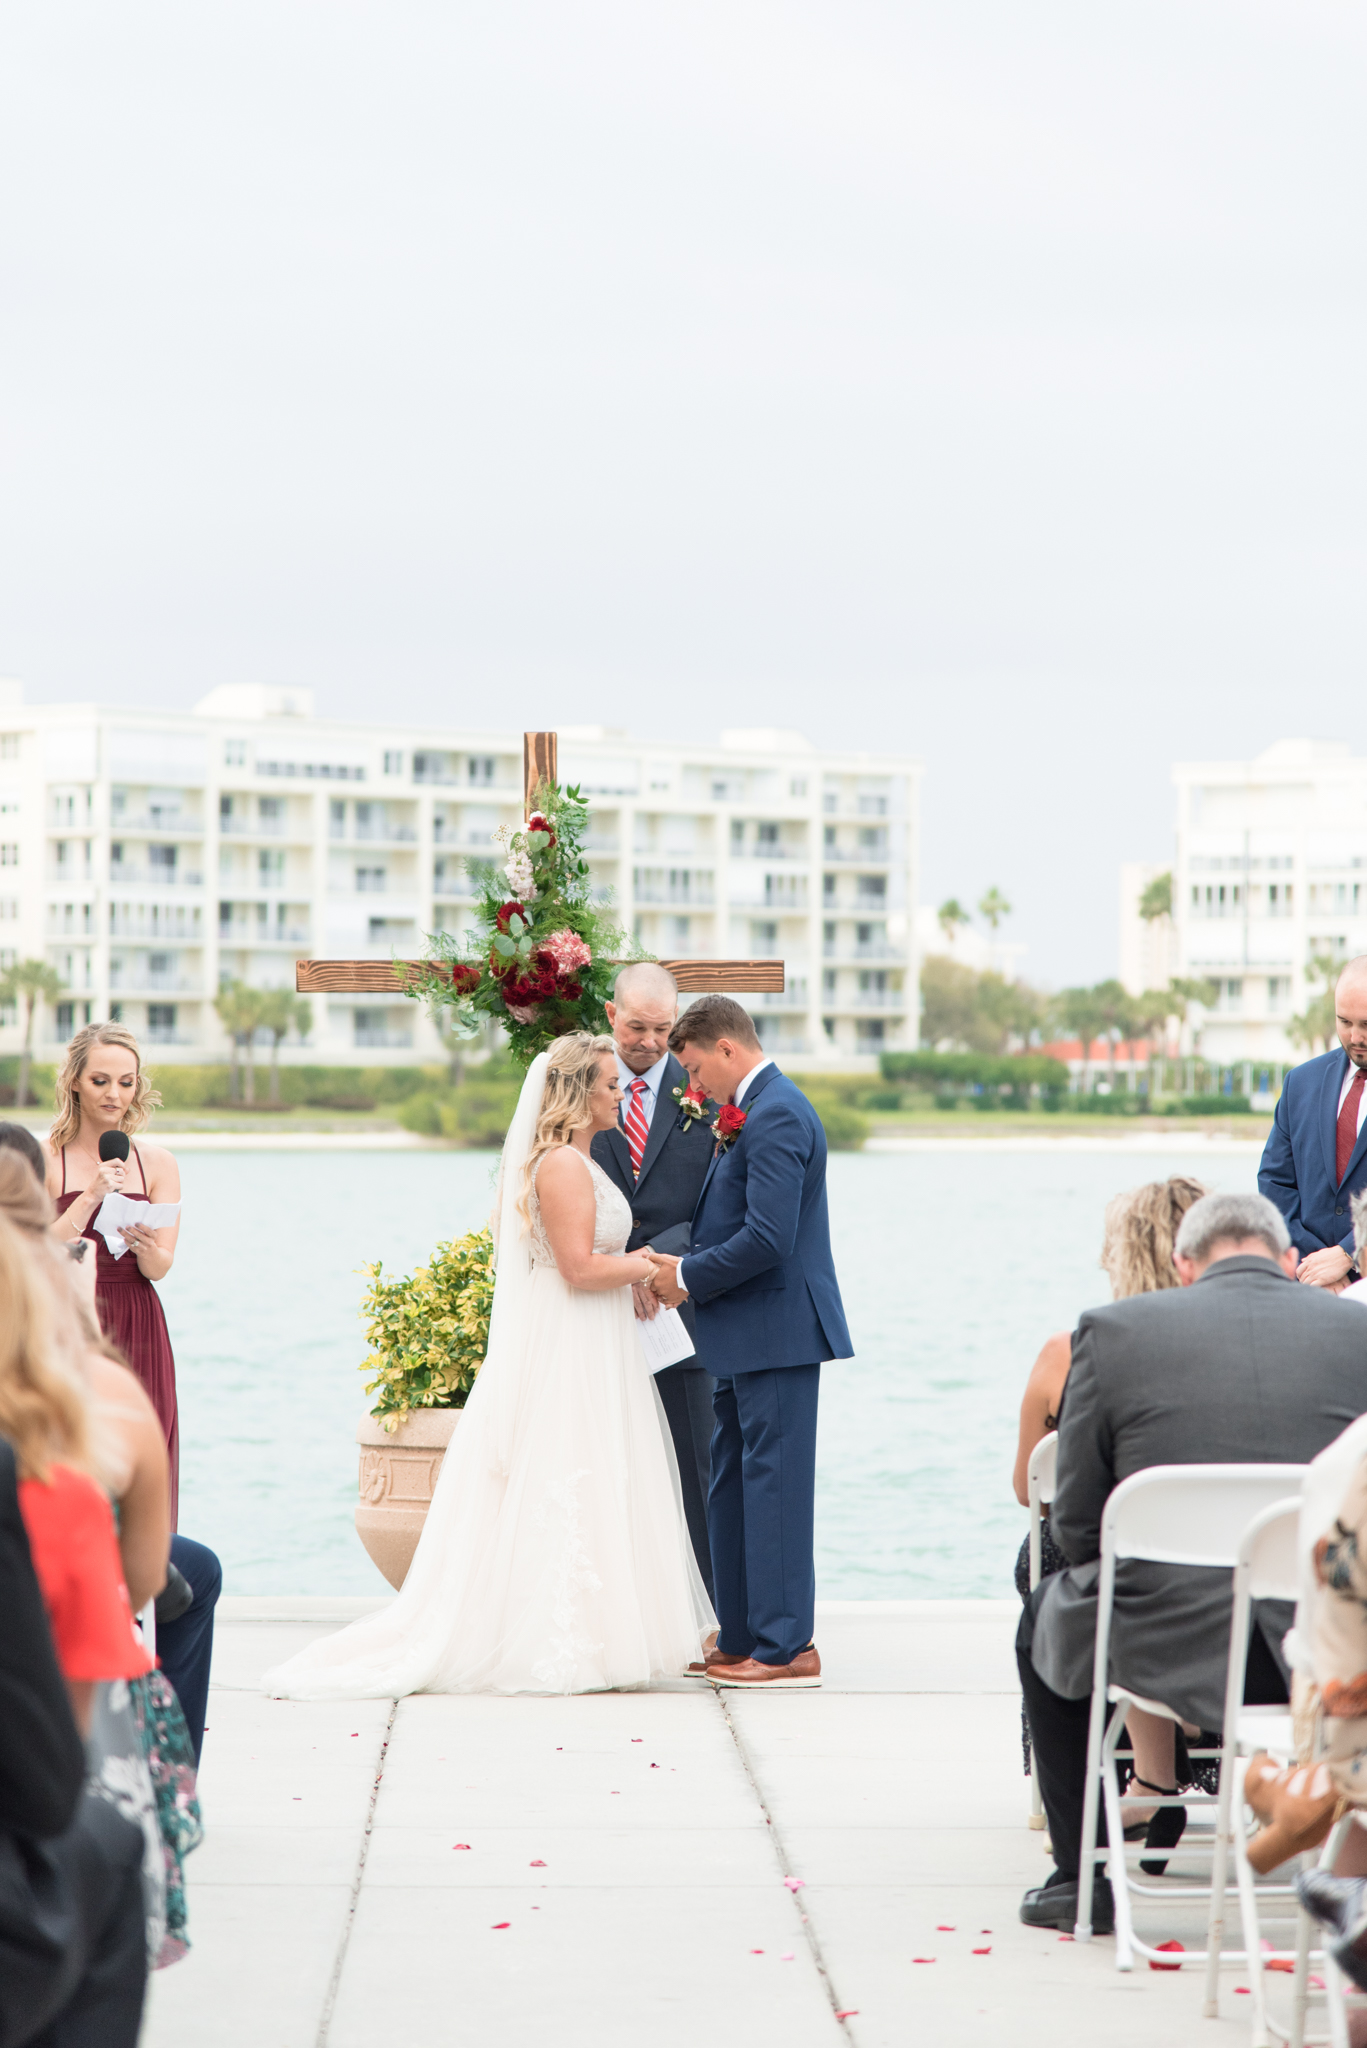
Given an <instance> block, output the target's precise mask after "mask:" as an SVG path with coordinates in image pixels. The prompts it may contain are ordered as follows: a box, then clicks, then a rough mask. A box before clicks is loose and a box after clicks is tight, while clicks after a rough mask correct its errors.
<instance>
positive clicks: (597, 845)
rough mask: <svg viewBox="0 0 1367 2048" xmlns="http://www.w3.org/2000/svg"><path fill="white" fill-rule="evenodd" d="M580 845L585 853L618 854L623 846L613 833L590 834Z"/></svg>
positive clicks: (587, 834)
mask: <svg viewBox="0 0 1367 2048" xmlns="http://www.w3.org/2000/svg"><path fill="white" fill-rule="evenodd" d="M579 843H580V845H581V846H582V847H583V849H584V852H585V853H618V852H620V851H621V845H622V842H621V840H620V839H618V838H617V836H616V834H615V833H612V832H588V833H586V834H585V835H584V837H583V839H582V840H581V841H580V842H579Z"/></svg>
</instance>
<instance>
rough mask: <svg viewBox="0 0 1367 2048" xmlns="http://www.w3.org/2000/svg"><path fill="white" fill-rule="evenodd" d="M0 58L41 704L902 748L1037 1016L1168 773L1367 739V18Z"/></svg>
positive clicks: (6, 387)
mask: <svg viewBox="0 0 1367 2048" xmlns="http://www.w3.org/2000/svg"><path fill="white" fill-rule="evenodd" d="M0 25H2V28H0V265H2V266H3V275H2V276H0V288H2V292H3V313H2V315H0V673H8V674H10V675H18V676H20V677H22V678H23V679H24V681H25V684H26V687H27V689H28V691H29V693H30V695H31V696H32V697H33V698H35V699H38V700H43V701H55V700H60V699H68V698H73V697H83V698H95V699H99V700H102V701H107V702H120V703H129V704H155V705H166V706H182V707H183V706H188V705H190V704H191V703H193V701H194V700H195V699H196V698H197V697H199V696H200V695H201V694H203V692H204V691H205V690H207V689H209V688H211V687H212V686H213V685H214V684H215V683H219V682H224V681H238V680H266V681H275V682H291V683H298V684H306V685H309V686H311V687H312V688H313V689H314V690H315V691H316V693H317V700H318V708H319V709H320V710H321V711H325V712H334V713H337V714H339V715H345V716H361V717H365V716H374V717H383V718H408V717H413V718H444V717H450V718H451V719H453V720H459V721H461V722H469V721H476V722H478V721H480V720H487V721H489V722H491V723H492V722H498V723H502V724H513V725H521V724H523V723H526V724H530V725H553V724H559V723H564V724H569V723H584V722H589V721H593V720H603V721H606V722H609V723H615V724H623V725H626V726H628V727H629V728H631V729H633V730H635V731H637V732H640V733H642V734H646V735H665V734H670V735H688V736H692V735H697V736H700V737H706V736H710V735H714V734H715V733H716V732H717V731H719V730H720V728H721V727H722V726H723V725H736V724H743V725H760V724H780V725H795V726H799V727H801V728H802V729H804V730H805V731H806V732H807V733H808V734H809V735H810V737H811V738H812V739H813V740H815V741H817V742H818V743H822V742H824V743H826V744H834V745H840V746H865V747H871V748H876V747H884V746H886V747H888V748H890V749H894V750H899V751H908V752H912V753H916V754H918V755H920V756H921V757H922V759H923V760H924V762H925V766H926V785H925V813H924V833H923V852H924V862H925V892H924V893H925V895H926V896H927V898H928V899H929V900H932V901H938V900H939V899H940V898H941V897H943V896H944V895H946V894H948V893H950V892H951V891H952V892H955V893H957V894H959V895H961V896H965V897H969V898H971V899H973V900H976V898H977V896H978V895H980V894H981V893H982V891H983V889H984V888H985V887H986V886H987V885H988V884H989V883H996V884H997V885H998V886H999V887H1001V888H1002V889H1003V890H1004V891H1005V892H1006V893H1007V895H1008V896H1009V897H1010V898H1011V899H1012V901H1013V902H1014V903H1015V905H1016V906H1017V908H1016V915H1015V917H1014V918H1013V920H1012V926H1013V933H1012V935H1013V936H1015V937H1017V938H1019V939H1022V940H1025V941H1026V942H1027V943H1028V945H1029V948H1030V951H1029V955H1028V958H1027V961H1026V972H1027V973H1029V974H1032V975H1034V976H1037V977H1038V978H1040V979H1042V980H1046V981H1049V982H1052V983H1055V984H1057V983H1060V982H1064V981H1072V980H1078V979H1083V978H1086V979H1093V978H1095V977H1097V976H1100V975H1103V974H1107V973H1111V972H1113V971H1114V968H1115V946H1116V894H1117V876H1116V870H1117V866H1118V863H1119V862H1120V861H1121V860H1122V859H1126V858H1133V859H1164V858H1166V856H1167V854H1168V852H1169V849H1170V845H1171V821H1172V797H1171V791H1170V787H1169V781H1168V769H1169V765H1170V763H1171V761H1172V760H1173V759H1174V758H1176V757H1179V756H1180V757H1186V758H1191V757H1202V758H1203V757H1219V756H1227V755H1230V754H1244V753H1248V752H1252V751H1256V750H1257V749H1258V748H1259V747H1260V746H1262V745H1264V744H1266V743H1267V742H1268V741H1269V740H1271V739H1273V738H1275V737H1277V736H1279V735H1281V734H1285V733H1310V734H1313V735H1315V736H1319V737H1325V736H1331V735H1335V734H1337V735H1340V736H1343V737H1347V738H1350V739H1354V738H1355V729H1356V727H1357V725H1358V723H1359V722H1360V720H1361V718H1362V712H1363V707H1364V698H1362V697H1359V696H1358V694H1357V692H1358V690H1359V689H1361V687H1362V678H1363V645H1364V624H1365V623H1367V617H1365V613H1367V579H1364V573H1363V571H1364V527H1365V526H1367V506H1365V505H1364V476H1365V475H1367V461H1364V456H1367V448H1365V447H1364V441H1365V440H1367V436H1365V435H1364V413H1365V411H1367V407H1365V406H1364V396H1363V390H1364V379H1365V378H1367V318H1365V317H1364V314H1365V312H1367V287H1365V283H1364V227H1363V217H1364V193H1365V192H1367V120H1364V114H1363V108H1364V87H1365V86H1367V63H1365V62H1364V59H1367V17H1364V11H1363V9H1362V8H1361V6H1360V5H1358V4H1356V0H1354V4H1352V5H1350V4H1346V0H1345V4H1323V0H1282V4H1276V5H1268V4H1263V5H1260V4H1257V0H1238V4H1219V0H1156V4H1148V5H1134V4H1127V0H1105V4H1101V5H1098V4H1097V0H1034V4H1024V0H1014V4H1013V0H934V4H918V0H888V4H882V0H829V4H824V5H813V4H806V0H784V4H782V5H778V4H771V5H766V4H753V0H689V4H688V5H686V6H680V5H670V4H653V0H631V4H626V0H622V4H614V0H598V4H593V0H589V4H579V0H481V4H478V5H474V4H468V0H437V4H413V0H375V4H368V5H360V4H345V0H327V4H321V0H317V4H310V5H300V4H296V0H268V4H267V0H232V4H231V5H223V4H214V0H194V4H193V5H190V6H187V5H186V4H184V0H174V4H165V5H148V4H144V0H124V4H122V5H120V6H118V7H111V6H109V5H108V4H107V0H99V4H95V0H89V4H75V5H72V4H63V0H44V4H42V5H41V6H33V5H15V4H12V0H8V4H4V5H3V6H0ZM1355 750H1360V748H1359V747H1358V746H1357V745H1356V744H1355Z"/></svg>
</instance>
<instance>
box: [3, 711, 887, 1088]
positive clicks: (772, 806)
mask: <svg viewBox="0 0 1367 2048" xmlns="http://www.w3.org/2000/svg"><path fill="white" fill-rule="evenodd" d="M0 693H3V694H0V868H2V869H3V873H0V964H8V963H10V962H12V961H13V960H15V959H23V958H31V957H35V956H36V957H40V958H45V959H47V960H48V961H49V962H50V963H51V964H52V965H53V966H54V967H55V968H56V969H57V971H58V973H59V974H60V975H61V977H62V981H63V983H64V991H63V994H62V996H61V998H60V1000H58V1002H57V1003H56V1004H55V1005H54V1006H53V1007H52V1008H51V1009H50V1010H48V1011H46V1012H45V1013H44V1018H43V1024H42V1028H41V1037H40V1044H41V1047H42V1048H46V1049H47V1056H48V1057H51V1048H52V1047H53V1046H54V1045H57V1044H60V1043H62V1042H63V1041H65V1039H66V1038H67V1037H69V1035H70V1033H71V1031H72V1030H73V1029H74V1028H75V1027H76V1026H77V1025H79V1024H82V1023H85V1022H88V1021H90V1020H91V1019H98V1018H103V1017H109V1016H116V1017H119V1018H121V1019H122V1021H123V1022H124V1023H126V1024H128V1025H129V1026H130V1028H131V1029H133V1030H134V1031H136V1032H137V1033H138V1034H139V1036H140V1037H141V1038H144V1039H145V1040H146V1041H147V1042H149V1043H150V1044H153V1045H155V1046H156V1047H157V1048H158V1054H157V1057H158V1058H159V1059H160V1060H163V1061H165V1060H167V1059H171V1060H182V1061H187V1062H194V1061H205V1060H211V1059H220V1058H222V1057H224V1055H225V1053H226V1049H227V1040H226V1037H225V1034H224V1032H223V1029H222V1026H221V1025H220V1023H219V1020H218V1017H217V1015H216V1013H215V1011H214V1008H213V998H214V996H215V994H216V993H217V991H218V989H219V988H220V986H221V985H222V983H223V982H225V981H228V980H234V979H237V980H243V981H247V982H250V983H252V984H253V985H255V986H259V987H273V986H290V987H292V986H293V982H294V962H295V960H296V959H300V958H305V957H314V958H319V959H327V958H366V957H368V958H371V959H388V958H390V957H391V956H394V955H397V956H399V957H400V958H404V957H413V956H416V955H417V954H419V953H420V952H421V951H422V950H423V940H424V937H425V935H426V934H427V933H428V932H433V931H443V930H445V931H451V932H462V931H464V929H465V925H466V920H467V918H468V916H469V913H470V910H471V907H472V903H473V893H474V892H473V889H472V885H471V882H470V878H469V873H468V868H467V862H468V860H469V859H470V858H472V857H473V858H476V859H481V858H482V859H489V858H492V857H494V856H495V855H496V854H497V852H498V849H497V847H496V846H495V844H494V842H493V836H492V835H493V834H494V832H495V831H496V830H497V828H498V827H499V826H500V825H509V826H516V825H518V824H519V823H520V822H521V819H522V735H521V733H520V732H518V731H513V730H512V729H511V728H510V729H507V730H500V731H494V732H490V731H477V730H475V729H473V728H469V729H467V728H461V729H441V728H426V727H424V728H418V727H412V726H408V727H404V726H385V725H380V724H374V725H359V724H348V723H346V722H343V721H341V720H336V719H322V718H317V717H315V716H314V713H313V700H312V696H311V693H310V692H308V691H305V690H290V689H270V688H265V687H260V686H256V685H244V686H228V687H223V688H220V689H216V690H213V691H211V692H210V694H209V695H208V696H207V697H205V698H204V699H203V700H202V701H201V702H200V703H199V704H198V705H197V706H196V708H195V710H194V711H193V712H187V713H171V712H148V711H145V712H139V711H131V710H129V711H125V710H106V709H103V708H100V707H96V706H93V705H82V704H66V705H52V706H25V705H24V703H23V699H22V693H21V691H20V689H19V686H18V685H17V684H6V685H0ZM919 775H920V769H919V765H918V764H917V763H916V762H914V761H910V760H907V759H891V758H889V757H887V756H884V755H878V754H854V753H832V752H830V751H828V750H827V749H825V748H822V749H820V750H818V749H817V748H815V747H813V746H812V745H811V743H810V742H809V741H807V740H805V739H803V738H802V737H801V735H799V734H797V733H790V732H769V731H761V732H730V733H724V734H723V735H722V739H721V742H720V744H719V745H717V746H715V747H708V746H678V745H655V744H647V743H645V742H643V741H639V740H633V739H632V738H630V737H629V736H628V735H627V734H625V733H622V732H617V731H610V730H607V729H603V728H585V727H580V728H571V729H568V730H563V729H562V731H561V734H560V776H561V780H562V782H565V783H579V784H580V785H581V786H582V788H583V790H584V793H585V795H586V797H587V798H588V800H589V802H590V805H591V809H592V818H591V824H590V831H589V837H588V847H587V850H588V853H589V857H590V860H591V863H592V868H593V874H594V878H595V880H596V881H597V882H598V883H599V884H600V885H601V886H603V887H605V888H611V890H612V891H613V895H614V899H615V904H616V907H617V909H618V912H619V915H620V918H621V921H622V923H623V925H624V927H625V928H626V929H628V930H630V931H634V932H635V933H636V934H637V935H638V936H639V938H640V940H641V942H642V944H643V945H644V946H645V947H646V948H647V949H648V950H649V951H650V952H652V953H655V954H657V955H660V956H662V957H679V956H686V955H694V956H702V957H706V956H715V955H726V956H746V957H749V956H755V955H766V956H769V957H774V956H781V957H782V958H783V959H784V961H785V962H786V965H787V988H786V990H785V992H784V993H783V994H782V995H781V996H779V995H774V996H767V997H766V996H755V997H751V998H748V999H747V1000H748V1001H749V1004H750V1006H751V1007H752V1008H753V1010H754V1012H755V1015H756V1019H757V1022H758V1024H759V1027H760V1032H761V1036H762V1038H763V1040H764V1044H765V1046H766V1048H768V1049H770V1050H771V1051H773V1052H774V1053H776V1054H778V1055H780V1056H786V1055H793V1056H795V1057H798V1056H800V1057H802V1058H811V1059H814V1060H817V1061H820V1060H839V1061H840V1062H842V1063H849V1062H851V1061H853V1060H855V1059H856V1058H857V1057H858V1056H860V1055H864V1056H872V1055H876V1054H877V1053H878V1052H879V1051H881V1050H882V1048H883V1047H884V1046H905V1045H914V1044H915V1043H916V1035H917V1019H918V1004H917V963H916V946H915V930H914V918H913V916H912V914H911V911H912V907H913V906H914V904H915V901H916V894H915V891H916V855H917V791H918V783H919ZM19 1037H20V1022H19V1020H18V1019H17V1018H16V1017H15V1016H14V1014H13V1013H12V1012H10V1013H4V1012H0V1050H3V1051H6V1052H12V1051H13V1050H15V1049H16V1047H17V1045H18V1043H19ZM443 1049H444V1047H443V1041H442V1040H441V1039H440V1037H439V1036H438V1033H437V1031H436V1029H435V1027H434V1026H433V1025H432V1023H431V1022H430V1020H429V1019H428V1018H427V1017H426V1015H425V1014H424V1013H423V1012H422V1010H421V1009H420V1007H419V1006H418V1005H417V1004H415V1003H413V1002H410V1001H408V1000H407V999H405V998H403V997H395V998H393V999H384V998H378V999H377V998H363V997H346V996H334V997H328V998H323V997H315V998H314V999H313V1026H312V1030H311V1032H310V1034H309V1039H308V1043H307V1045H306V1046H293V1045H291V1046H287V1047H286V1048H285V1051H284V1057H286V1058H294V1059H298V1060H314V1061H335V1062H338V1063H355V1064H373V1063H376V1062H379V1061H404V1060H413V1059H422V1058H429V1059H430V1058H436V1057H439V1056H441V1054H442V1051H443Z"/></svg>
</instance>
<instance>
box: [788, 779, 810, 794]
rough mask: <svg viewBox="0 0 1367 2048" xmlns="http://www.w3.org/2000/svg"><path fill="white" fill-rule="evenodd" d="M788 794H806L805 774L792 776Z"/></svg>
mask: <svg viewBox="0 0 1367 2048" xmlns="http://www.w3.org/2000/svg"><path fill="white" fill-rule="evenodd" d="M788 794H789V796H806V794H807V778H806V776H805V775H795V776H794V777H793V778H792V780H791V782H790V783H789V784H788Z"/></svg>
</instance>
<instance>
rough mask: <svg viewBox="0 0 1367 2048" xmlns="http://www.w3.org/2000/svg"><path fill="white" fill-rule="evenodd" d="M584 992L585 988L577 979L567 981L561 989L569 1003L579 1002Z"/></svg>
mask: <svg viewBox="0 0 1367 2048" xmlns="http://www.w3.org/2000/svg"><path fill="white" fill-rule="evenodd" d="M583 993H584V991H583V988H582V987H581V986H580V984H579V983H578V982H577V981H567V982H566V983H565V984H564V986H563V987H562V988H561V990H560V994H561V995H562V996H563V997H564V998H565V1001H566V1002H567V1003H577V1002H578V1001H579V998H580V997H581V996H582V995H583Z"/></svg>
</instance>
